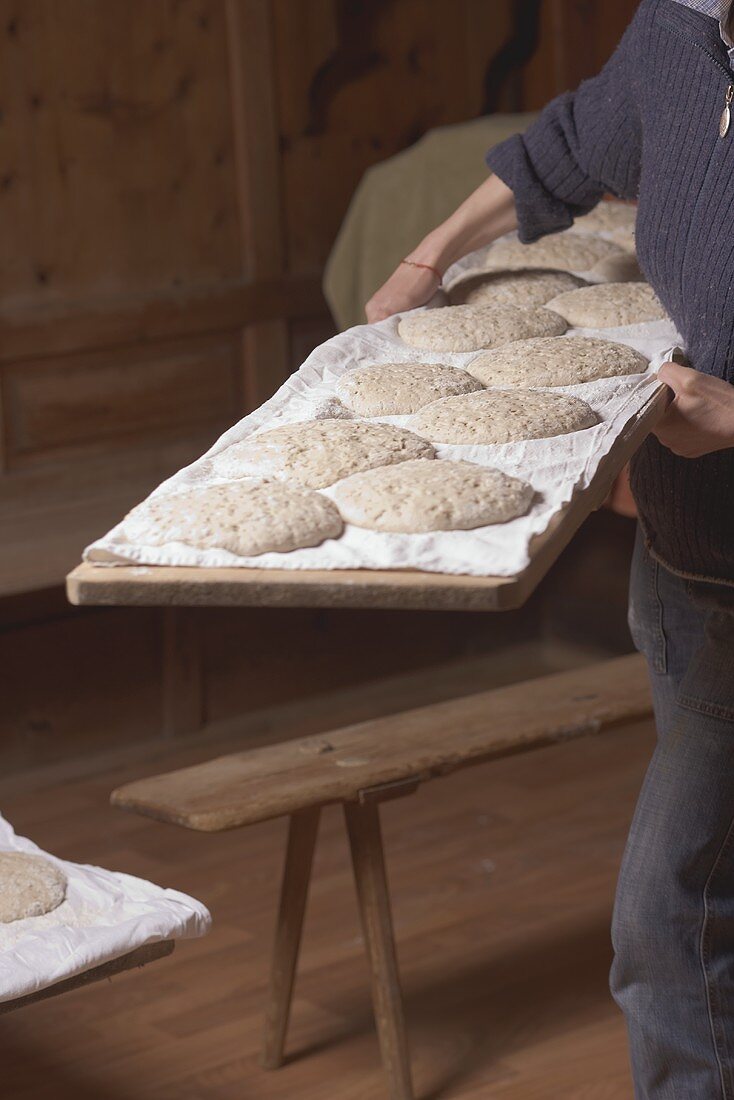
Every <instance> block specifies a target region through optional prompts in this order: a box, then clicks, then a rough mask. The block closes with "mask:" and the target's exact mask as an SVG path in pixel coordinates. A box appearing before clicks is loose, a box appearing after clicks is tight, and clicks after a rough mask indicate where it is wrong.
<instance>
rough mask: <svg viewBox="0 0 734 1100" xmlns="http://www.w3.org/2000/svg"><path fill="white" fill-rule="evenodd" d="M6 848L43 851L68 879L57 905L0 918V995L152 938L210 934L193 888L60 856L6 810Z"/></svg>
mask: <svg viewBox="0 0 734 1100" xmlns="http://www.w3.org/2000/svg"><path fill="white" fill-rule="evenodd" d="M0 851H6V852H8V851H9V852H30V853H33V854H35V855H43V856H45V857H46V858H47V859H49V860H51V862H52V863H55V864H56V866H57V867H59V868H60V869H61V870H62V871H63V872H64V874H65V875H66V878H67V883H68V885H67V892H66V899H65V900H64V901H63V902H62V903H61V905H59V906H58V908H57V909H54V910H53V911H52V912H50V913H46V914H45V915H44V916H41V917H27V918H26V919H25V920H17V921H12V922H11V923H10V924H0V1002H2V1001H12V1000H15V999H16V998H17V997H24V996H26V995H27V994H29V993H36V992H38V990H40V989H46V988H47V987H48V986H52V985H56V983H57V982H62V981H65V980H66V979H67V978H73V977H75V976H76V975H77V974H83V973H84V972H85V971H87V970H92V969H93V968H94V967H96V966H101V965H102V964H103V963H106V962H110V961H111V960H112V959H117V958H120V957H121V956H122V955H127V954H128V952H130V951H134V950H135V949H136V948H139V947H144V946H145V945H147V944H151V943H159V942H161V941H163V940H171V939H191V938H193V937H196V936H203V935H204V934H205V933H206V932H208V930H209V927H210V925H211V917H210V915H209V911H208V910H207V908H206V907H205V906H204V905H202V904H201V902H199V901H196V900H195V899H194V898H191V897H189V896H188V895H187V894H182V893H179V891H178V890H164V889H162V888H161V887H160V886H154V885H153V884H152V883H151V882H145V881H144V880H143V879H139V878H133V877H132V875H125V874H122V873H120V872H119V871H105V870H103V869H102V868H101V867H88V866H86V865H84V864H78V863H69V862H67V861H66V860H63V859H56V857H55V856H51V855H48V853H46V852H43V851H42V850H41V849H40V848H39V847H38V846H37V845H36V844H34V843H33V842H32V841H30V840H28V839H26V838H25V837H22V836H17V835H16V833H15V832H14V830H13V828H12V826H11V825H10V823H9V822H8V821H6V820H5V819H4V818H3V817H2V816H1V815H0Z"/></svg>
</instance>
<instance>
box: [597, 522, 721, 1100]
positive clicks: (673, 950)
mask: <svg viewBox="0 0 734 1100" xmlns="http://www.w3.org/2000/svg"><path fill="white" fill-rule="evenodd" d="M629 618H630V628H631V630H632V635H633V638H634V641H635V645H636V646H637V648H638V649H640V650H641V651H642V652H643V653H644V654H645V657H646V658H647V662H648V666H649V670H650V678H651V681H652V688H653V699H654V704H655V720H656V726H657V732H658V740H657V747H656V749H655V752H654V754H653V758H652V761H651V763H650V766H649V769H648V772H647V775H646V777H645V781H644V784H643V787H642V791H641V793H640V798H639V802H638V804H637V809H636V811H635V816H634V820H633V822H632V827H631V830H630V834H629V839H628V841H627V848H626V851H625V855H624V860H623V863H622V869H621V872H620V877H619V885H618V888H617V900H616V904H615V910H614V922H613V931H612V939H613V943H614V951H615V959H614V964H613V967H612V974H611V985H612V993H613V995H614V998H615V1000H616V1001H617V1003H618V1004H619V1006H620V1007H621V1009H622V1011H623V1012H624V1014H625V1017H626V1020H627V1026H628V1030H629V1036H630V1050H631V1057H632V1068H633V1076H634V1081H635V1095H636V1097H637V1100H734V588H730V587H727V586H725V585H717V584H712V583H703V582H699V581H688V580H685V579H683V578H681V577H678V576H675V575H674V574H672V573H670V572H669V571H668V570H667V569H665V568H664V567H663V566H662V565H659V564H658V563H657V562H656V561H655V560H654V559H653V558H652V557H651V556H650V554H649V553H648V551H647V550H646V548H645V545H644V540H643V538H642V537H641V535H640V534H639V533H638V538H637V545H636V547H635V555H634V562H633V570H632V581H631V589H630V616H629Z"/></svg>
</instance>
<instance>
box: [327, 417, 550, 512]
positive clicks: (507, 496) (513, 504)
mask: <svg viewBox="0 0 734 1100" xmlns="http://www.w3.org/2000/svg"><path fill="white" fill-rule="evenodd" d="M449 400H451V398H449ZM532 498H533V488H532V486H531V485H528V484H527V482H524V481H520V480H519V479H518V478H515V477H508V475H507V474H503V473H502V472H501V471H500V470H493V469H488V468H487V467H485V466H477V465H475V464H474V463H473V462H444V461H440V460H439V461H437V462H404V463H402V464H401V465H400V466H383V467H382V468H381V469H379V470H369V471H368V472H367V473H363V474H355V475H354V476H353V477H349V478H347V479H346V480H345V481H341V482H339V484H338V485H337V486H336V487H335V488H334V499H335V500H336V502H337V504H338V505H339V509H340V511H341V513H342V515H343V516H344V518H345V520H346V521H347V523H353V524H355V525H356V526H357V527H369V528H371V529H372V530H374V531H402V532H406V533H416V532H420V531H459V530H460V531H468V530H471V529H472V528H474V527H485V526H486V525H487V524H490V523H506V522H507V520H510V519H515V517H516V516H521V515H524V514H525V512H527V510H528V508H529V506H530V502H531V500H532Z"/></svg>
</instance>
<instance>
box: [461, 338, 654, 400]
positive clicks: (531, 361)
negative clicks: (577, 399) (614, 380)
mask: <svg viewBox="0 0 734 1100" xmlns="http://www.w3.org/2000/svg"><path fill="white" fill-rule="evenodd" d="M467 370H468V371H469V372H470V373H471V374H473V375H474V376H475V378H478V379H479V381H480V382H482V383H483V384H484V385H485V386H514V387H517V388H518V389H529V388H532V387H533V386H579V385H583V384H584V383H585V382H593V381H595V380H596V379H597V378H611V377H614V376H615V375H623V374H644V372H645V371H646V370H647V359H646V358H645V356H644V355H640V353H639V352H638V351H635V350H634V348H629V347H627V345H626V344H615V343H612V341H610V340H599V339H596V338H595V337H591V336H563V337H561V338H560V339H557V338H556V337H551V338H550V339H544V338H542V337H541V338H540V339H537V340H518V341H517V342H516V343H514V344H506V345H505V346H504V347H502V348H494V349H493V350H492V351H485V352H482V354H481V355H478V356H477V357H476V359H472V361H471V363H469V364H468V365H467Z"/></svg>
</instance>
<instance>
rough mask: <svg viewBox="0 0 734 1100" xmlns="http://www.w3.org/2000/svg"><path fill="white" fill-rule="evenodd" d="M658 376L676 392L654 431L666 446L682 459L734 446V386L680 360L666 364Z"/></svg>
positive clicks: (697, 456)
mask: <svg viewBox="0 0 734 1100" xmlns="http://www.w3.org/2000/svg"><path fill="white" fill-rule="evenodd" d="M658 378H659V379H660V381H661V382H665V383H666V385H668V386H670V388H671V390H672V391H673V393H674V394H675V399H674V400H673V402H672V403H671V405H670V406H669V408H668V411H667V412H666V413H665V416H664V417H663V418H662V420H661V421H660V423H659V424H658V426H657V428H656V429H655V433H654V434H655V435H656V436H657V437H658V439H659V440H660V442H661V443H662V444H663V446H664V447H667V448H668V450H670V451H672V452H673V454H676V455H680V456H681V457H682V458H700V457H701V456H702V455H707V454H711V452H712V451H723V450H726V449H727V448H728V447H734V386H732V385H731V384H730V383H729V382H724V381H723V380H722V379H721V378H714V377H712V376H711V375H708V374H701V373H700V371H696V370H691V369H690V368H689V367H681V366H679V365H678V364H677V363H663V365H662V367H661V368H660V370H659V371H658Z"/></svg>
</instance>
